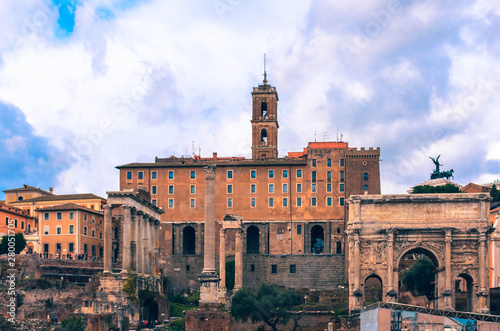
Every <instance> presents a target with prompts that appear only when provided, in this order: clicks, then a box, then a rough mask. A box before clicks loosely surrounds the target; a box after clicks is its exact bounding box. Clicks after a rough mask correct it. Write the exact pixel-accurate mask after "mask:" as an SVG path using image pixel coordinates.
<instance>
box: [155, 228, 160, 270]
mask: <svg viewBox="0 0 500 331" xmlns="http://www.w3.org/2000/svg"><path fill="white" fill-rule="evenodd" d="M154 229H155V230H154V254H155V269H154V275H155V277H159V276H160V270H159V266H158V264H159V262H160V221H158V220H155V226H154Z"/></svg>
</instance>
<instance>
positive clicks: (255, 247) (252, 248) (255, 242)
mask: <svg viewBox="0 0 500 331" xmlns="http://www.w3.org/2000/svg"><path fill="white" fill-rule="evenodd" d="M247 254H259V228H258V227H256V226H255V225H252V226H250V227H248V229H247Z"/></svg>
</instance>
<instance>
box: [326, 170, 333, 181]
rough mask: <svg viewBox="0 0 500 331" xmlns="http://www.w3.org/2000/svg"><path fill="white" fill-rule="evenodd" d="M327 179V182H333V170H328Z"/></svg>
mask: <svg viewBox="0 0 500 331" xmlns="http://www.w3.org/2000/svg"><path fill="white" fill-rule="evenodd" d="M326 181H327V182H331V181H332V172H331V171H327V172H326Z"/></svg>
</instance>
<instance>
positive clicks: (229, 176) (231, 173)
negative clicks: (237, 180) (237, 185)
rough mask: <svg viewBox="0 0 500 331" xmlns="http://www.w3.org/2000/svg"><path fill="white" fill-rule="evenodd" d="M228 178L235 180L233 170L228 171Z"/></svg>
mask: <svg viewBox="0 0 500 331" xmlns="http://www.w3.org/2000/svg"><path fill="white" fill-rule="evenodd" d="M227 178H228V179H233V171H232V170H228V171H227Z"/></svg>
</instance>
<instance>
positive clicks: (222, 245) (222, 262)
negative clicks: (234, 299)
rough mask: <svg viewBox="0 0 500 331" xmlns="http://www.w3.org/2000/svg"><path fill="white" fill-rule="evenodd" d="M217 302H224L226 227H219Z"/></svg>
mask: <svg viewBox="0 0 500 331" xmlns="http://www.w3.org/2000/svg"><path fill="white" fill-rule="evenodd" d="M219 277H220V281H219V302H221V303H225V301H226V300H225V299H226V229H224V228H221V229H220V242H219Z"/></svg>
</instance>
